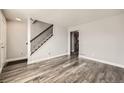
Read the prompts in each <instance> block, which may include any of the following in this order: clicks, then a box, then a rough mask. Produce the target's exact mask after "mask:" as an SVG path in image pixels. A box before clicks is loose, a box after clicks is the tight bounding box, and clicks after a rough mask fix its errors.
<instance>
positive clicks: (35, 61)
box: [28, 53, 68, 64]
mask: <svg viewBox="0 0 124 93" xmlns="http://www.w3.org/2000/svg"><path fill="white" fill-rule="evenodd" d="M64 55H68V53H64V54H60V55H56V56H52V57H48V58H42V59H37V60H33V61H30V60H29V61H28V64H33V63H38V62H41V61H45V60H48V59H51V58H56V57H60V56H64Z"/></svg>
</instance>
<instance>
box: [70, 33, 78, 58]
mask: <svg viewBox="0 0 124 93" xmlns="http://www.w3.org/2000/svg"><path fill="white" fill-rule="evenodd" d="M70 55H71V56H73V55H74V56H78V55H79V32H78V31H73V32H70Z"/></svg>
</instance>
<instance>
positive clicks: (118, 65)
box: [79, 55, 124, 68]
mask: <svg viewBox="0 0 124 93" xmlns="http://www.w3.org/2000/svg"><path fill="white" fill-rule="evenodd" d="M79 58H84V59H89V60H93V61H96V62H100V63H104V64H109V65H113V66H117V67H121V68H124V65H122V64H117V63H113V62H110V61H105V60H100V59H96V58H91V57H87V56H83V55H79Z"/></svg>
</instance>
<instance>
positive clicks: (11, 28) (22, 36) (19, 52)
mask: <svg viewBox="0 0 124 93" xmlns="http://www.w3.org/2000/svg"><path fill="white" fill-rule="evenodd" d="M26 42H27V25H26V23H23V22H16V21H8V22H7V60H11V59H18V58H25V57H27V46H26Z"/></svg>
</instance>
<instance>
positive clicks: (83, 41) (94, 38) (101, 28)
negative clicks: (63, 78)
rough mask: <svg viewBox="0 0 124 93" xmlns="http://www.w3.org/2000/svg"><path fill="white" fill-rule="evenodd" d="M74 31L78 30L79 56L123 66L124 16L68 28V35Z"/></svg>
mask: <svg viewBox="0 0 124 93" xmlns="http://www.w3.org/2000/svg"><path fill="white" fill-rule="evenodd" d="M74 30H79V48H80V49H79V54H80V55H83V56H87V57H91V58H95V59H99V60H103V61H108V62H111V63H113V64H119V65H124V14H122V15H117V16H112V17H109V18H105V19H102V20H98V21H94V22H90V23H87V24H82V25H78V26H75V27H70V28H69V30H68V34H69V32H70V31H74ZM69 38H70V37H68V40H69ZM68 45H69V44H68ZM68 49H69V50H70V46H68ZM68 53H69V51H68Z"/></svg>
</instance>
